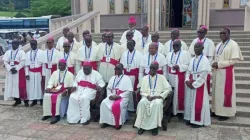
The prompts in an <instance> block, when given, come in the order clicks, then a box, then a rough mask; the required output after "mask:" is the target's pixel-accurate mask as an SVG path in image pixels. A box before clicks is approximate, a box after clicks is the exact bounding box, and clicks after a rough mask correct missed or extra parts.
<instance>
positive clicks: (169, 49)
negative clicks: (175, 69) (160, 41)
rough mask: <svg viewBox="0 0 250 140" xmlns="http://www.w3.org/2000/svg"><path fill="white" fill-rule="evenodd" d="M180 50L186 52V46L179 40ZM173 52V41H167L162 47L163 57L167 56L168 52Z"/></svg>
mask: <svg viewBox="0 0 250 140" xmlns="http://www.w3.org/2000/svg"><path fill="white" fill-rule="evenodd" d="M181 49H182V50H185V51H188V46H187V44H186V43H185V42H184V41H182V40H181ZM172 51H173V41H172V40H169V41H168V42H166V43H165V47H164V55H165V56H167V55H168V53H169V52H172Z"/></svg>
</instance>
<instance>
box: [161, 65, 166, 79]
mask: <svg viewBox="0 0 250 140" xmlns="http://www.w3.org/2000/svg"><path fill="white" fill-rule="evenodd" d="M162 71H163V75H164V76H165V77H166V78H167V65H165V66H163V67H162Z"/></svg>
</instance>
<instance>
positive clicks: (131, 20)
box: [128, 16, 136, 24]
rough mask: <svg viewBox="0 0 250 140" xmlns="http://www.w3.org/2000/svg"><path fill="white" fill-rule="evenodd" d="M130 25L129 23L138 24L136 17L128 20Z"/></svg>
mask: <svg viewBox="0 0 250 140" xmlns="http://www.w3.org/2000/svg"><path fill="white" fill-rule="evenodd" d="M128 23H129V24H136V19H135V17H133V16H131V17H130V18H129V19H128Z"/></svg>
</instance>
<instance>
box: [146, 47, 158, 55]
mask: <svg viewBox="0 0 250 140" xmlns="http://www.w3.org/2000/svg"><path fill="white" fill-rule="evenodd" d="M148 51H149V53H150V54H151V55H155V54H156V53H157V51H158V47H156V46H155V45H154V44H150V45H149V49H148Z"/></svg>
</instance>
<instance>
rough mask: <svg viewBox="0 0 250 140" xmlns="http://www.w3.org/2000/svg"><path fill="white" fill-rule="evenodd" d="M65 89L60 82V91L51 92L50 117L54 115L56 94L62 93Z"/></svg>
mask: <svg viewBox="0 0 250 140" xmlns="http://www.w3.org/2000/svg"><path fill="white" fill-rule="evenodd" d="M65 90H66V88H64V85H63V84H62V87H61V89H60V91H58V92H56V93H52V94H51V114H52V117H55V114H56V101H57V97H58V95H60V94H62V93H63V92H64V91H65Z"/></svg>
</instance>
